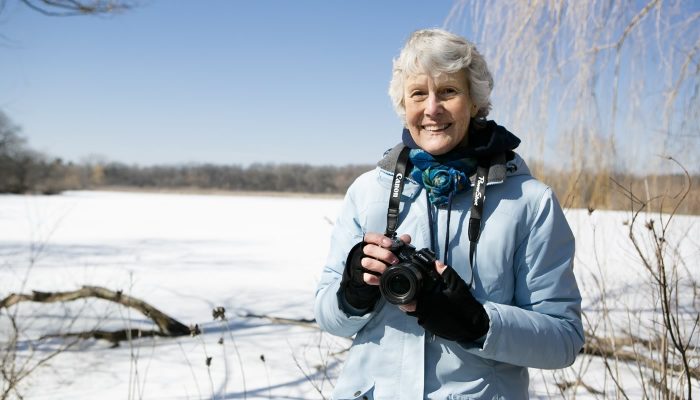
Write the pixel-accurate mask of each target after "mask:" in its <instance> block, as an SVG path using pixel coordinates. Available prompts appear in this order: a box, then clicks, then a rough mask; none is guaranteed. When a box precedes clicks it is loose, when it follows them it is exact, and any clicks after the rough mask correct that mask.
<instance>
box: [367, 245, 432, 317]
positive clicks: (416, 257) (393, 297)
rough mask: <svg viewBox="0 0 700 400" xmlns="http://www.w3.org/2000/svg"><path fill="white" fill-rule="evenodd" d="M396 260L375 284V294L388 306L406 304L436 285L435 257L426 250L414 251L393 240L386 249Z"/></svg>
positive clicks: (413, 248)
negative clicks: (377, 287) (379, 293)
mask: <svg viewBox="0 0 700 400" xmlns="http://www.w3.org/2000/svg"><path fill="white" fill-rule="evenodd" d="M390 250H391V252H392V253H394V255H396V257H397V258H398V259H399V262H398V263H397V264H394V265H391V266H389V267H387V269H386V270H385V271H384V273H383V274H382V276H381V278H380V280H379V290H380V291H381V292H382V295H383V296H384V298H385V299H386V301H388V302H389V303H391V304H399V305H400V304H408V303H410V302H412V301H413V300H415V299H416V296H418V294H419V293H420V292H422V291H423V290H431V289H432V288H433V287H434V286H435V284H436V283H437V282H439V281H440V275H439V274H438V273H437V271H435V253H434V252H433V251H432V250H430V249H427V248H426V249H421V250H418V251H416V248H415V247H413V246H411V245H410V244H407V243H404V242H402V241H401V240H399V239H398V238H397V239H394V243H393V244H392V245H391V248H390Z"/></svg>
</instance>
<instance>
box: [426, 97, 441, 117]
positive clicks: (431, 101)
mask: <svg viewBox="0 0 700 400" xmlns="http://www.w3.org/2000/svg"><path fill="white" fill-rule="evenodd" d="M443 110H444V109H443V107H442V100H441V99H440V98H439V97H438V96H437V95H436V94H435V93H433V92H431V93H429V94H428V99H427V101H426V104H425V110H424V114H425V115H427V116H429V117H432V116H435V115H439V114H441V113H442V111H443Z"/></svg>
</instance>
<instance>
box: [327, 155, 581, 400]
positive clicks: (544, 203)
mask: <svg viewBox="0 0 700 400" xmlns="http://www.w3.org/2000/svg"><path fill="white" fill-rule="evenodd" d="M396 153H397V148H395V149H394V150H392V152H390V153H389V154H388V156H387V157H385V160H384V166H385V167H384V168H382V167H381V166H379V167H377V168H376V169H375V170H373V171H370V172H367V173H365V174H363V175H362V176H360V177H359V178H357V180H356V181H355V182H354V183H353V184H352V186H351V187H350V188H349V189H348V192H347V195H346V197H345V200H344V203H343V207H342V210H341V212H340V215H339V217H338V219H337V221H336V223H335V227H334V230H333V234H332V238H331V248H330V254H329V256H328V260H327V262H326V265H325V268H324V270H323V273H322V276H321V280H320V283H319V286H318V289H317V292H316V301H315V307H314V311H315V315H316V320H317V321H318V323H319V325H320V326H321V328H322V329H323V330H325V331H327V332H329V333H331V334H333V335H337V336H344V337H350V336H352V335H356V336H355V339H354V341H353V344H352V347H351V349H350V352H349V354H348V356H347V360H346V362H345V365H344V368H343V371H342V373H341V375H340V377H339V378H338V381H337V383H336V386H335V389H334V391H333V398H334V399H356V398H359V399H400V400H412V399H423V398H429V399H526V398H528V381H529V378H528V372H527V367H534V368H546V369H554V368H563V367H566V366H569V365H571V364H572V363H573V362H574V359H575V358H576V355H577V354H578V352H579V350H580V349H581V347H582V346H583V340H584V339H583V327H582V325H581V296H580V294H579V290H578V286H577V284H576V279H575V277H574V273H573V259H574V238H573V235H572V233H571V230H570V228H569V226H568V224H567V222H566V219H565V217H564V214H563V213H562V210H561V207H560V206H559V204H558V202H557V200H556V198H555V196H554V194H553V193H552V190H551V189H550V188H549V187H547V186H546V185H544V184H543V183H541V182H539V181H537V180H536V179H534V178H533V177H532V176H531V175H530V171H529V169H528V168H527V166H526V165H525V163H524V161H523V160H522V159H521V158H520V157H519V156H517V155H516V156H515V158H514V159H513V160H511V161H508V162H507V163H506V164H502V165H498V166H495V167H492V168H491V171H490V173H489V182H488V186H487V190H486V200H485V205H484V213H483V220H482V221H483V222H482V232H481V237H480V239H479V243H478V247H477V250H476V261H475V266H474V268H473V273H474V285H473V291H472V293H473V294H474V296H475V297H476V299H477V300H479V302H481V303H482V304H483V305H484V308H485V309H486V312H487V313H488V316H489V319H490V321H491V322H490V327H489V331H488V333H487V334H486V336H485V338H482V339H481V340H479V341H478V342H474V343H457V342H452V341H448V340H445V339H442V338H440V337H436V336H434V335H432V334H430V333H429V332H428V333H426V332H425V330H423V328H422V327H420V326H419V325H418V324H417V322H416V319H415V318H414V317H411V316H408V315H406V314H405V313H403V312H402V311H401V310H399V309H398V307H397V306H395V305H392V304H389V303H387V302H385V301H384V300H383V299H380V300H379V302H378V303H377V305H376V306H375V308H374V310H373V311H372V312H370V313H367V314H365V315H359V316H356V315H353V312H352V311H351V310H348V307H347V306H346V305H345V304H344V303H345V302H344V301H341V300H339V298H338V295H337V292H338V288H339V284H340V280H341V277H342V274H343V269H344V268H345V260H346V257H347V255H348V252H349V250H350V249H351V248H352V246H354V245H355V244H356V243H357V242H359V241H361V240H362V239H363V235H364V233H365V232H384V230H385V228H386V212H387V206H388V201H389V200H388V199H389V192H390V187H391V181H392V176H393V164H392V162H391V161H392V160H395V158H396ZM387 160H388V161H387ZM389 170H391V171H389ZM471 199H472V198H471V190H467V191H466V192H464V193H462V194H460V195H458V196H456V197H455V199H454V201H453V205H452V211H451V212H452V215H451V218H450V225H451V226H450V241H449V260H448V261H449V264H450V265H451V266H452V267H453V268H454V269H455V270H456V271H457V273H459V274H460V276H461V277H462V278H463V279H464V280H465V281H466V282H469V280H470V278H471V273H472V272H471V268H470V262H469V239H468V237H467V229H466V227H467V225H468V221H469V210H470V203H471ZM401 204H402V205H401V213H400V225H399V227H398V229H397V232H398V234H404V233H407V234H409V235H410V236H411V238H412V244H413V245H414V246H415V247H416V249H421V248H424V247H430V227H429V226H428V223H429V222H428V216H427V207H428V205H427V202H426V199H425V191H424V190H422V187H421V186H419V185H418V184H416V183H415V182H413V181H411V180H410V179H407V180H406V181H405V187H404V190H403V194H402V203H401ZM446 213H447V210H446V209H444V208H441V209H439V210H438V212H437V218H434V219H433V221H434V224H435V226H434V227H433V229H435V230H437V238H439V240H438V241H437V242H438V243H437V248H435V249H433V250H435V252H436V254H438V257H439V258H442V254H443V251H444V249H442V248H441V247H443V245H444V243H443V242H442V238H444V236H445V228H446V226H445V224H446V221H447V218H446Z"/></svg>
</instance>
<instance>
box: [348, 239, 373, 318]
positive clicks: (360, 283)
mask: <svg viewBox="0 0 700 400" xmlns="http://www.w3.org/2000/svg"><path fill="white" fill-rule="evenodd" d="M366 245H367V243H365V242H360V243H358V244H356V245H355V246H353V248H352V249H350V253H348V259H347V261H345V271H343V280H341V281H340V292H341V293H342V295H343V296H344V298H345V301H347V302H348V304H350V305H351V306H353V307H355V308H357V309H358V310H372V309H373V308H374V304H375V303H376V302H377V300H379V296H380V293H379V286H373V285H368V284H366V283H365V281H364V279H363V278H362V274H363V273H364V272H366V270H365V268H364V267H362V264H361V263H360V261H362V258H363V257H365V253H364V251H363V248H364V247H365V246H366Z"/></svg>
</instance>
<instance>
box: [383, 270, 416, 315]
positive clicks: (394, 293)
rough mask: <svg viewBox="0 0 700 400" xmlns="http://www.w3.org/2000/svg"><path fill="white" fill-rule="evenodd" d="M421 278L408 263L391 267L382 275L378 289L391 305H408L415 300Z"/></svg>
mask: <svg viewBox="0 0 700 400" xmlns="http://www.w3.org/2000/svg"><path fill="white" fill-rule="evenodd" d="M421 280H422V276H421V273H420V271H419V270H417V269H416V268H415V267H414V266H413V265H411V264H410V263H402V264H397V265H392V266H391V267H389V268H387V269H386V271H384V273H383V274H382V277H381V280H380V281H379V289H380V291H381V292H382V295H383V296H384V298H385V299H386V301H388V302H389V303H391V304H398V305H400V304H408V303H410V302H412V301H413V300H415V298H416V295H417V294H418V291H419V289H420V287H421Z"/></svg>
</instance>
